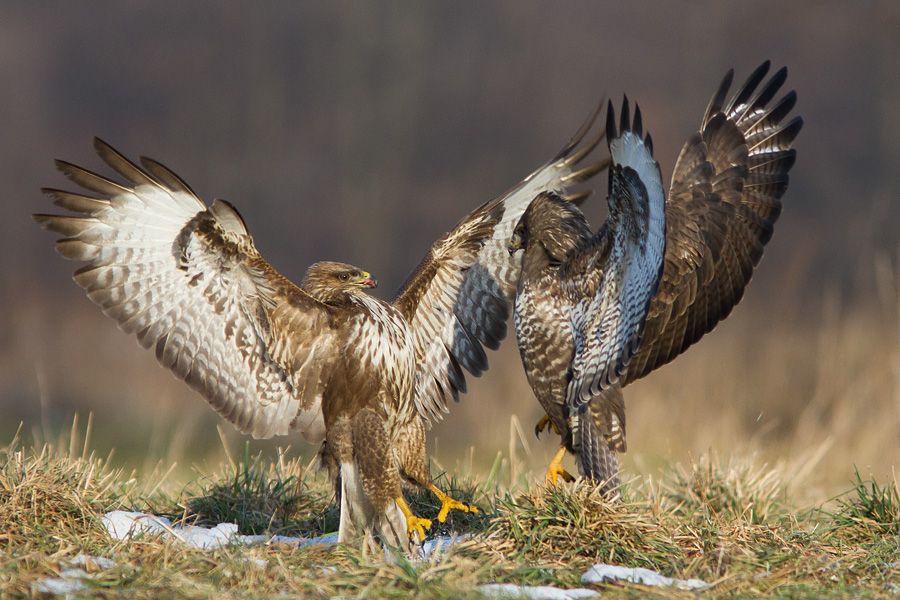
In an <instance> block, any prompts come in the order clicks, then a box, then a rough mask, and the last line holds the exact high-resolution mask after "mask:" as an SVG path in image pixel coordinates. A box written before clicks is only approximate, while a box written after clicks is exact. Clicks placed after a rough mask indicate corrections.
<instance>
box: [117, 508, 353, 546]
mask: <svg viewBox="0 0 900 600" xmlns="http://www.w3.org/2000/svg"><path fill="white" fill-rule="evenodd" d="M102 520H103V524H104V525H105V526H106V530H107V531H108V532H109V535H110V536H111V537H113V538H114V539H117V540H127V539H131V538H132V537H134V536H138V535H158V536H160V537H162V538H166V539H174V540H178V541H180V542H183V543H185V544H187V545H188V546H193V547H195V548H199V549H201V550H215V549H216V548H221V547H223V546H228V545H230V544H241V545H245V546H253V545H256V544H293V545H296V546H309V545H312V544H323V545H327V544H336V543H337V534H336V533H330V534H328V535H322V536H319V537H315V538H299V537H291V536H287V535H240V534H239V533H238V528H237V525H235V524H234V523H219V524H218V525H216V526H215V527H200V526H199V525H172V521H170V520H169V519H167V518H166V517H157V516H155V515H148V514H146V513H141V512H128V511H124V510H114V511H112V512H108V513H106V514H105V515H103V519H102Z"/></svg>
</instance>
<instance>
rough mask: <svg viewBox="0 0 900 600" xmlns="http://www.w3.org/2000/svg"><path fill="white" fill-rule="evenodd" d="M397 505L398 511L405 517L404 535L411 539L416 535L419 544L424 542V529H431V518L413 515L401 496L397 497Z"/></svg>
mask: <svg viewBox="0 0 900 600" xmlns="http://www.w3.org/2000/svg"><path fill="white" fill-rule="evenodd" d="M397 506H399V507H400V512H402V513H403V516H404V517H406V535H408V536H409V539H411V540H415V539H416V538H415V536H417V535H418V536H419V540H418V541H419V543H420V544H421V543H422V542H424V541H425V530H426V529H431V519H423V518H422V517H417V516H416V515H414V514H413V512H412V510H411V509H410V508H409V504H407V503H406V499H405V498H404V497H403V496H398V497H397Z"/></svg>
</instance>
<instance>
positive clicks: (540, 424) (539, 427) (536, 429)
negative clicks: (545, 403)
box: [534, 415, 550, 439]
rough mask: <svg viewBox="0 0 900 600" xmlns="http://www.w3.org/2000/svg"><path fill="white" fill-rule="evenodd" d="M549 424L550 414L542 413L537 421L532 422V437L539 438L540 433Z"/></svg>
mask: <svg viewBox="0 0 900 600" xmlns="http://www.w3.org/2000/svg"><path fill="white" fill-rule="evenodd" d="M549 424H550V415H544V416H543V417H541V418H540V419H539V420H538V422H537V423H535V424H534V437H536V438H537V439H541V433H542V432H543V431H544V430H545V429H547V426H548V425H549Z"/></svg>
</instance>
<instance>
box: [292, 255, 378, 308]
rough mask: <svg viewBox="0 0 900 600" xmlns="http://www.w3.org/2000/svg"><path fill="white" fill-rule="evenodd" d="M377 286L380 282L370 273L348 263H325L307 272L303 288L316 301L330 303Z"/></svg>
mask: <svg viewBox="0 0 900 600" xmlns="http://www.w3.org/2000/svg"><path fill="white" fill-rule="evenodd" d="M377 285H378V282H377V281H375V278H374V277H372V275H371V274H370V273H369V272H368V271H364V270H362V269H360V268H358V267H354V266H353V265H348V264H346V263H339V262H330V261H323V262H317V263H315V264H313V265H311V266H310V267H309V269H307V270H306V276H305V277H304V278H303V285H302V287H303V289H304V290H305V291H306V292H307V293H308V294H309V295H310V296H312V297H313V298H315V299H316V300H319V301H321V302H329V301H335V300H338V299H340V297H341V296H343V295H346V294H356V293H360V292H362V291H364V290H366V289H370V288H374V287H376V286H377Z"/></svg>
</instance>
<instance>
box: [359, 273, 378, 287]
mask: <svg viewBox="0 0 900 600" xmlns="http://www.w3.org/2000/svg"><path fill="white" fill-rule="evenodd" d="M359 285H361V286H362V287H367V288H375V287H378V282H377V281H375V278H374V277H372V274H371V273H369V272H368V271H363V272H362V275H360V278H359Z"/></svg>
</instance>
